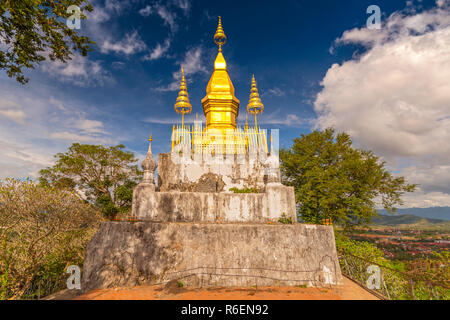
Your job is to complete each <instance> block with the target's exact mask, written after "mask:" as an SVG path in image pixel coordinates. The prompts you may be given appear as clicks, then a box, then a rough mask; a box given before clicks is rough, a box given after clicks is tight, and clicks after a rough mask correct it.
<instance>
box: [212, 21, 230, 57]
mask: <svg viewBox="0 0 450 320" xmlns="http://www.w3.org/2000/svg"><path fill="white" fill-rule="evenodd" d="M214 42H215V43H216V44H217V45H218V46H219V51H222V46H223V45H225V43H227V36H226V35H225V32H224V31H223V28H222V18H221V17H220V16H219V25H218V26H217V31H216V34H215V35H214Z"/></svg>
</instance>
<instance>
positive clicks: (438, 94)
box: [314, 6, 450, 206]
mask: <svg viewBox="0 0 450 320" xmlns="http://www.w3.org/2000/svg"><path fill="white" fill-rule="evenodd" d="M449 13H450V12H449V9H448V7H444V6H441V7H440V8H435V9H432V10H429V11H425V12H422V13H418V14H412V15H411V14H410V15H407V14H405V13H400V12H397V13H394V14H392V15H391V16H390V17H389V18H388V19H387V21H386V23H385V24H384V25H383V28H382V29H381V30H368V29H366V28H362V29H353V30H350V31H346V32H344V34H343V35H342V37H341V38H339V39H337V41H336V44H337V45H341V44H347V43H350V44H351V43H358V44H362V45H364V46H366V48H367V51H366V52H365V53H364V54H362V55H361V56H360V57H356V58H353V59H352V60H350V61H346V62H344V63H343V64H341V65H339V64H334V65H333V66H332V67H331V68H330V69H329V70H328V72H327V74H326V76H325V78H324V79H323V81H322V85H323V90H322V91H321V92H320V93H319V94H318V96H317V98H316V101H315V104H314V107H315V110H316V112H317V113H318V119H317V122H316V126H317V127H319V128H326V127H335V128H336V129H337V130H339V131H346V132H348V133H349V134H350V135H351V136H352V138H353V139H354V141H355V142H356V143H357V144H358V145H360V146H361V147H363V148H367V149H370V150H373V151H374V152H375V153H376V154H378V155H380V156H382V157H383V158H384V159H386V160H387V161H388V164H389V165H390V166H391V167H392V168H395V169H396V170H397V171H400V174H401V175H405V176H406V177H407V179H408V181H409V182H411V183H419V184H421V186H420V190H419V191H418V193H417V194H418V195H421V196H420V197H417V198H416V199H415V200H414V201H411V199H413V198H414V195H412V196H408V197H406V198H405V199H407V200H408V201H409V202H408V206H421V205H423V206H426V205H428V204H429V202H427V201H426V200H427V195H429V196H430V199H431V197H434V198H433V199H435V200H433V201H434V203H438V202H439V201H440V202H439V203H444V202H445V201H448V200H449V199H450V188H448V186H450V174H449V173H448V172H450V170H449V169H450V167H449V166H448V164H449V162H448V159H450V144H449V143H448V141H450V81H449V80H448V79H450V14H449ZM405 163H407V164H408V165H407V166H406V165H404V164H405ZM446 186H447V187H446ZM443 197H444V198H446V199H447V200H445V201H444V200H442V198H443ZM438 198H439V199H440V200H439V201H438V200H436V199H438ZM430 201H431V200H430Z"/></svg>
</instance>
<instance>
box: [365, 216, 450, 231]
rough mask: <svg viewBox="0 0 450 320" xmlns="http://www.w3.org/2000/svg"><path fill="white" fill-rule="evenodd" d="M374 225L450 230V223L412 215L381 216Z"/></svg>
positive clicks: (374, 221)
mask: <svg viewBox="0 0 450 320" xmlns="http://www.w3.org/2000/svg"><path fill="white" fill-rule="evenodd" d="M373 224H374V225H379V226H398V227H400V226H408V227H414V228H427V229H428V228H436V229H450V221H446V220H440V219H428V218H422V217H417V216H414V215H412V214H402V215H398V214H396V215H389V216H387V215H380V216H379V217H377V218H374V219H373Z"/></svg>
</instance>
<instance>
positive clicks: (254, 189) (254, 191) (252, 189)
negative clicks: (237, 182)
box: [230, 188, 259, 193]
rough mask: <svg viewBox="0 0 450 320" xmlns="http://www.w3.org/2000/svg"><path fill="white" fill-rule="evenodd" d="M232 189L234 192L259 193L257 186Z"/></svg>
mask: <svg viewBox="0 0 450 320" xmlns="http://www.w3.org/2000/svg"><path fill="white" fill-rule="evenodd" d="M230 191H231V192H234V193H259V191H258V189H256V188H245V189H238V188H231V189H230Z"/></svg>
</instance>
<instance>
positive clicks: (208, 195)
mask: <svg viewBox="0 0 450 320" xmlns="http://www.w3.org/2000/svg"><path fill="white" fill-rule="evenodd" d="M151 187H153V186H149V185H145V184H140V185H138V186H137V187H136V188H135V189H134V193H133V212H132V214H133V216H135V217H137V218H139V220H140V221H157V222H212V223H215V222H216V221H217V220H218V219H219V220H221V221H222V222H225V223H226V222H248V223H267V222H268V221H269V220H273V221H275V222H277V221H278V219H279V218H280V217H281V216H282V215H283V214H284V215H285V216H286V217H288V218H291V219H292V221H296V220H297V215H296V208H295V194H294V188H293V187H287V186H284V185H282V184H280V183H272V184H268V185H267V186H266V190H265V192H263V193H232V192H221V193H212V192H205V193H202V192H155V191H154V189H152V188H151Z"/></svg>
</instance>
